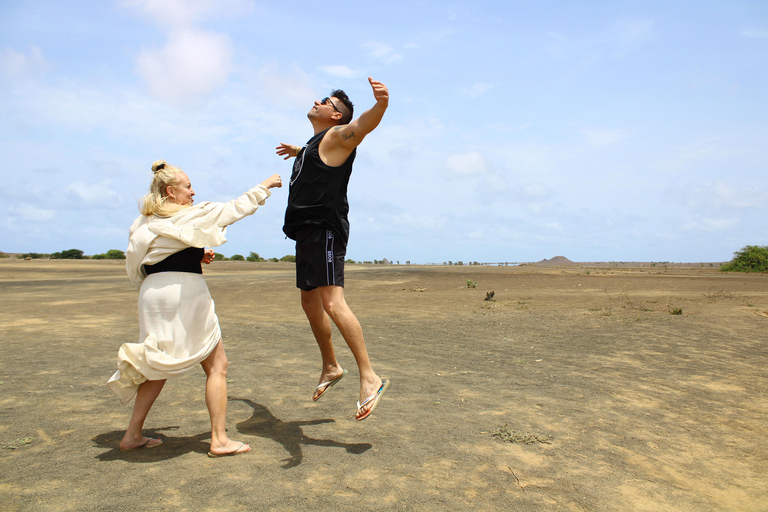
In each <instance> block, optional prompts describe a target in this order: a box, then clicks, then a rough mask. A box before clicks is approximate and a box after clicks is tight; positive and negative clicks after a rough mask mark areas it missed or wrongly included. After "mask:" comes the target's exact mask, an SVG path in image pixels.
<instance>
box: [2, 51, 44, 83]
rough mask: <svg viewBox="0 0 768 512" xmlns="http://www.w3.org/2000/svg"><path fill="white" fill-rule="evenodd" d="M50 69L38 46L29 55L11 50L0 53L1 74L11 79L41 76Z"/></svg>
mask: <svg viewBox="0 0 768 512" xmlns="http://www.w3.org/2000/svg"><path fill="white" fill-rule="evenodd" d="M50 67H51V65H50V64H49V63H48V61H46V60H45V57H43V52H42V51H41V50H40V48H39V47H38V46H32V47H31V48H30V49H29V52H28V53H22V52H17V51H15V50H13V49H11V48H3V49H2V51H0V74H2V75H5V76H7V77H9V78H22V77H28V76H33V77H34V76H39V75H41V74H43V73H45V72H46V71H47V70H48V69H49V68H50Z"/></svg>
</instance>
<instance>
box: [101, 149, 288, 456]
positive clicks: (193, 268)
mask: <svg viewBox="0 0 768 512" xmlns="http://www.w3.org/2000/svg"><path fill="white" fill-rule="evenodd" d="M152 172H153V173H154V176H153V178H152V184H151V185H150V190H149V194H147V195H146V196H145V197H144V199H143V203H142V205H141V215H140V216H139V218H137V219H136V220H135V221H134V223H133V225H132V226H131V229H130V232H129V233H130V236H129V244H128V250H127V252H126V270H127V271H128V275H129V277H130V278H131V281H132V282H133V283H134V284H135V285H136V286H137V287H140V292H139V328H140V335H139V342H138V343H125V344H123V346H122V347H120V351H119V352H118V363H117V368H118V369H117V371H116V372H115V374H114V375H113V376H112V378H110V379H109V382H108V385H109V387H110V389H112V391H114V393H115V394H116V395H117V396H118V398H119V399H120V401H121V402H122V403H123V404H126V403H128V402H129V401H130V400H131V399H132V398H133V397H134V396H135V397H136V401H135V403H134V405H133V413H132V415H131V420H130V423H129V425H128V430H127V431H126V432H125V436H124V437H123V439H122V441H120V450H122V451H132V450H137V449H141V448H152V447H155V446H158V445H160V444H162V440H160V439H153V438H149V437H144V435H143V433H142V429H143V427H144V420H145V419H146V417H147V414H148V413H149V410H150V408H151V407H152V404H153V403H154V402H155V399H156V398H157V396H158V395H159V394H160V391H161V390H162V389H163V386H164V385H165V380H166V379H167V378H168V377H171V376H173V375H178V374H180V373H183V372H185V371H187V370H189V369H191V368H192V367H194V366H196V365H197V364H200V365H202V367H203V370H204V371H205V373H206V376H207V379H206V385H205V402H206V405H207V406H208V412H209V414H210V416H211V447H210V451H209V452H208V455H209V456H210V457H221V456H226V455H237V454H241V453H246V452H248V451H250V446H248V445H247V444H245V443H240V442H236V441H232V440H231V439H229V438H228V437H227V433H226V429H225V424H226V412H227V356H226V354H225V352H224V346H223V345H222V342H221V330H220V329H219V321H218V318H217V317H216V312H215V308H214V304H213V300H212V299H211V296H210V294H209V293H208V286H207V285H206V283H205V279H204V278H203V276H202V265H201V263H210V262H211V260H212V259H213V256H214V253H213V250H212V249H208V250H206V249H205V247H217V246H219V245H221V244H223V243H224V242H226V241H227V239H226V238H225V234H226V228H227V226H229V225H230V224H233V223H234V222H236V221H238V220H240V219H242V218H244V217H247V216H248V215H251V214H253V213H254V212H255V211H256V210H257V209H258V207H259V206H262V205H263V204H264V202H265V201H266V199H267V198H268V197H269V196H270V195H271V192H270V190H269V189H271V188H274V187H281V186H282V182H281V180H280V176H279V175H277V174H275V175H273V176H272V177H270V178H268V179H266V180H265V181H264V182H263V183H261V184H260V185H257V186H256V187H254V188H252V189H250V190H249V191H247V192H246V193H245V194H243V195H242V196H240V197H238V198H237V199H233V200H232V201H229V202H226V203H211V202H207V203H202V204H200V205H194V204H193V203H194V199H193V198H194V195H195V192H194V190H193V189H192V184H191V182H190V181H189V177H187V175H186V174H185V173H184V171H182V170H181V169H179V168H178V167H174V166H171V165H168V164H167V163H165V162H164V161H162V160H158V161H157V162H155V163H154V164H153V165H152Z"/></svg>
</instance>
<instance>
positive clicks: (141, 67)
mask: <svg viewBox="0 0 768 512" xmlns="http://www.w3.org/2000/svg"><path fill="white" fill-rule="evenodd" d="M231 60H232V45H231V42H230V39H229V36H227V35H226V34H213V33H209V32H204V31H201V30H194V29H186V30H179V31H176V32H173V33H171V35H170V38H169V40H168V43H167V44H166V46H165V48H163V49H162V50H160V51H158V52H147V53H143V54H142V55H140V56H139V57H138V59H137V61H136V70H137V71H138V73H139V74H140V75H141V76H142V77H143V78H144V80H145V81H146V82H147V86H148V87H149V90H150V92H151V93H152V94H153V95H154V96H156V97H157V98H159V99H161V100H163V101H166V102H168V103H171V104H174V105H183V104H188V103H196V102H199V101H200V100H202V99H204V98H205V97H207V96H209V95H211V94H212V93H213V92H214V90H215V89H216V88H218V87H220V86H222V85H223V84H225V83H226V82H227V79H228V77H229V73H230V71H231V69H232V63H231Z"/></svg>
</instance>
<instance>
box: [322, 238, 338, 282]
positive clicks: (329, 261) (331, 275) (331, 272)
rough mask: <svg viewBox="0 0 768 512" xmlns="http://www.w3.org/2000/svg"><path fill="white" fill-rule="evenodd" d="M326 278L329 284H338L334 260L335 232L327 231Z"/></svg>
mask: <svg viewBox="0 0 768 512" xmlns="http://www.w3.org/2000/svg"><path fill="white" fill-rule="evenodd" d="M325 276H326V282H327V283H328V284H334V285H335V284H336V268H335V267H334V258H333V231H331V230H330V229H326V230H325Z"/></svg>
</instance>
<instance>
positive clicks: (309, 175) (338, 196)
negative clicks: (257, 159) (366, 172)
mask: <svg viewBox="0 0 768 512" xmlns="http://www.w3.org/2000/svg"><path fill="white" fill-rule="evenodd" d="M329 129H330V128H329ZM329 129H327V130H323V131H322V132H320V133H318V134H317V135H315V136H314V137H312V138H311V139H309V142H307V145H306V146H304V148H302V150H301V151H299V154H298V155H297V156H296V160H295V161H294V162H293V172H292V173H291V184H290V189H289V191H288V207H287V208H286V210H285V223H284V224H283V231H284V232H285V234H286V235H288V237H289V238H291V239H293V240H296V231H297V230H298V229H300V228H301V227H303V226H313V225H314V226H321V227H324V228H326V229H331V230H333V231H334V232H335V233H336V235H337V236H338V237H339V239H340V241H341V242H342V243H343V244H344V245H345V246H346V245H347V241H348V240H349V220H348V219H347V214H348V213H349V202H348V201H347V185H348V184H349V177H350V175H351V174H352V163H353V162H354V161H355V155H356V154H357V148H355V149H354V150H353V151H352V154H351V155H349V158H347V160H346V161H345V162H344V163H343V164H341V165H340V166H338V167H331V166H329V165H326V164H325V163H323V160H322V159H321V158H320V149H319V148H320V142H321V141H322V140H323V137H324V136H325V134H326V133H327V132H328V130H329Z"/></svg>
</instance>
